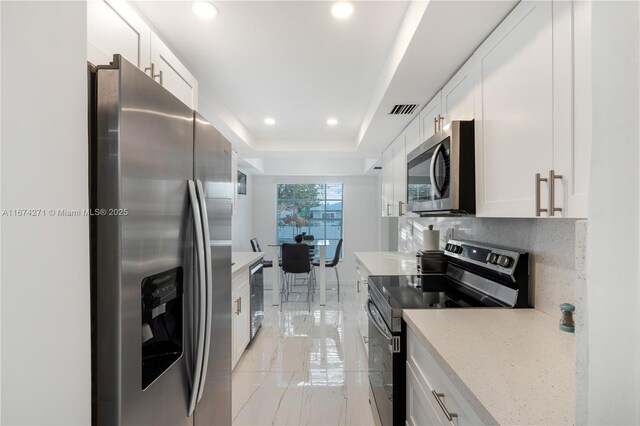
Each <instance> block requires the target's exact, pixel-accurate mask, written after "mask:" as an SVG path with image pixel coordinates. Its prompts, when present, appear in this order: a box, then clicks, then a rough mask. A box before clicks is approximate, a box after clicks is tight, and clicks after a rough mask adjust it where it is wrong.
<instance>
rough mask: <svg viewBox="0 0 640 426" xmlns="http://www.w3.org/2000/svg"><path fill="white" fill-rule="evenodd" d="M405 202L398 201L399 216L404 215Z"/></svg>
mask: <svg viewBox="0 0 640 426" xmlns="http://www.w3.org/2000/svg"><path fill="white" fill-rule="evenodd" d="M403 204H404V203H403V202H402V201H398V216H402V205H403Z"/></svg>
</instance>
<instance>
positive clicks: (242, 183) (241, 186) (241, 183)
mask: <svg viewBox="0 0 640 426" xmlns="http://www.w3.org/2000/svg"><path fill="white" fill-rule="evenodd" d="M238 194H242V195H247V175H245V174H244V173H242V172H241V171H240V170H238Z"/></svg>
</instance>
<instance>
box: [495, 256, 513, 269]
mask: <svg viewBox="0 0 640 426" xmlns="http://www.w3.org/2000/svg"><path fill="white" fill-rule="evenodd" d="M512 260H513V259H511V258H510V257H509V256H498V265H499V266H502V267H503V268H508V267H509V266H511V263H512Z"/></svg>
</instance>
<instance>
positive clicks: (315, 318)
mask: <svg viewBox="0 0 640 426" xmlns="http://www.w3.org/2000/svg"><path fill="white" fill-rule="evenodd" d="M345 287H346V286H345ZM265 300H271V295H270V294H265ZM355 312H356V302H355V288H353V287H351V288H350V287H347V288H343V289H342V294H341V298H340V301H339V302H338V301H337V298H336V294H335V291H327V304H326V306H324V307H321V306H320V305H319V304H318V302H317V300H316V302H314V303H312V304H311V312H309V310H308V307H307V304H306V302H303V303H285V305H284V306H283V310H282V312H281V311H280V310H279V308H278V307H277V306H269V307H267V309H266V313H265V319H264V322H263V324H262V329H261V330H260V331H259V333H258V335H257V336H256V340H255V341H254V342H253V343H252V344H250V345H249V347H248V348H247V350H246V352H245V354H244V355H243V357H242V358H241V359H240V362H239V363H238V365H237V366H236V369H235V371H234V373H233V424H234V425H268V424H273V425H373V424H374V422H373V417H372V414H371V408H370V406H369V382H368V377H367V357H366V353H365V351H364V348H363V345H362V343H361V340H360V335H359V332H358V324H357V321H356V317H355Z"/></svg>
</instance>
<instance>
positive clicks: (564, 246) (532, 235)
mask: <svg viewBox="0 0 640 426" xmlns="http://www.w3.org/2000/svg"><path fill="white" fill-rule="evenodd" d="M429 225H433V227H434V229H439V230H440V245H441V248H442V247H444V244H446V239H447V234H448V233H447V230H448V228H453V234H454V238H456V239H461V240H472V241H480V242H485V243H490V244H496V245H501V246H505V247H511V248H516V249H520V250H523V251H526V252H528V253H529V254H530V256H531V261H530V262H531V263H530V265H531V269H530V273H531V279H530V282H529V283H530V291H529V301H530V303H532V304H533V305H534V306H535V308H536V309H538V310H541V311H543V312H546V313H547V314H549V315H552V316H555V317H558V318H560V308H559V306H558V305H560V304H561V303H564V302H567V303H573V304H575V302H576V294H575V279H576V220H574V219H510V218H476V217H439V218H411V217H404V218H401V219H400V221H399V223H398V232H399V238H398V251H405V252H416V251H417V250H420V249H421V248H422V231H423V230H424V229H427V228H428V226H429Z"/></svg>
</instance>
